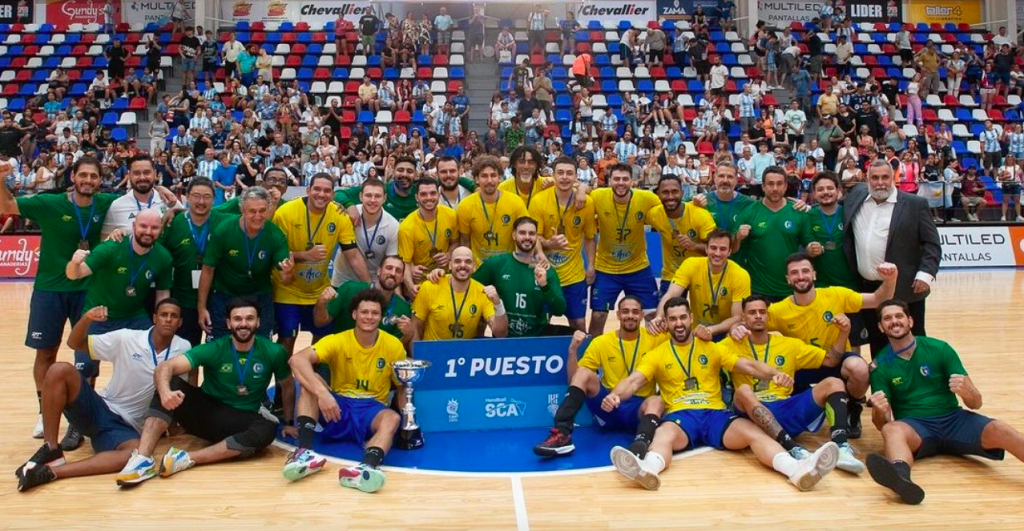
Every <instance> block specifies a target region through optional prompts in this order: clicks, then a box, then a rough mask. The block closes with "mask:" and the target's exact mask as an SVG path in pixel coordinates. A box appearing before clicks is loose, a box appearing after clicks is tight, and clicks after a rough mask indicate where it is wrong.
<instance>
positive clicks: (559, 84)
mask: <svg viewBox="0 0 1024 531" xmlns="http://www.w3.org/2000/svg"><path fill="white" fill-rule="evenodd" d="M551 88H553V89H555V92H565V91H566V90H567V89H566V87H565V81H562V80H555V81H552V82H551Z"/></svg>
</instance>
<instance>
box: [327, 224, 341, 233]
mask: <svg viewBox="0 0 1024 531" xmlns="http://www.w3.org/2000/svg"><path fill="white" fill-rule="evenodd" d="M336 230H338V225H336V224H335V223H334V222H333V221H332V222H330V223H328V224H327V232H329V233H332V234H333V233H334V231H336Z"/></svg>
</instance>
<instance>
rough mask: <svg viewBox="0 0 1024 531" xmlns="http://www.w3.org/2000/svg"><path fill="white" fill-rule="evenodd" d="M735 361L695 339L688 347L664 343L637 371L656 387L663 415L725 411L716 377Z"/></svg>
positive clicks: (718, 381)
mask: <svg viewBox="0 0 1024 531" xmlns="http://www.w3.org/2000/svg"><path fill="white" fill-rule="evenodd" d="M738 360H739V358H738V357H737V356H736V354H735V353H733V352H730V351H729V350H727V349H724V348H722V347H720V346H718V345H717V344H715V343H712V342H710V341H704V340H702V339H700V338H697V337H695V336H694V337H693V339H692V341H691V342H690V344H689V345H675V344H674V343H673V342H672V341H666V342H665V344H663V345H661V346H660V347H658V348H656V349H654V350H653V351H651V352H650V353H648V354H647V356H645V357H644V358H643V359H642V360H640V364H639V366H638V367H637V370H638V371H640V372H642V373H643V374H644V376H646V377H647V380H648V381H651V382H655V383H657V384H658V389H659V391H660V392H661V399H662V401H664V402H665V413H666V414H667V413H675V412H676V411H680V410H683V409H725V402H723V401H722V381H721V380H720V379H719V373H721V371H722V369H725V370H727V371H732V370H733V367H735V366H736V362H737V361H738Z"/></svg>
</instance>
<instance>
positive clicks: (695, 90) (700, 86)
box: [686, 79, 704, 94]
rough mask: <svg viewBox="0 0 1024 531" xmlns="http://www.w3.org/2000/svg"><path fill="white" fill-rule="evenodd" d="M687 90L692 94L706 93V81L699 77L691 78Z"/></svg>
mask: <svg viewBox="0 0 1024 531" xmlns="http://www.w3.org/2000/svg"><path fill="white" fill-rule="evenodd" d="M686 90H687V91H689V92H690V93H691V94H704V83H701V81H700V80H699V79H691V80H690V81H689V82H687V83H686Z"/></svg>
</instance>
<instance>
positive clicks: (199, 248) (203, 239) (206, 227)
mask: <svg viewBox="0 0 1024 531" xmlns="http://www.w3.org/2000/svg"><path fill="white" fill-rule="evenodd" d="M185 221H187V222H188V231H189V232H190V233H192V241H194V242H196V254H197V255H199V256H203V251H205V250H206V243H207V241H208V240H207V235H208V234H209V233H210V220H209V218H207V220H206V223H204V224H203V225H202V226H203V232H202V233H201V234H199V235H198V236H197V235H196V226H195V225H194V224H193V223H192V214H191V213H189V214H185Z"/></svg>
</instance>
